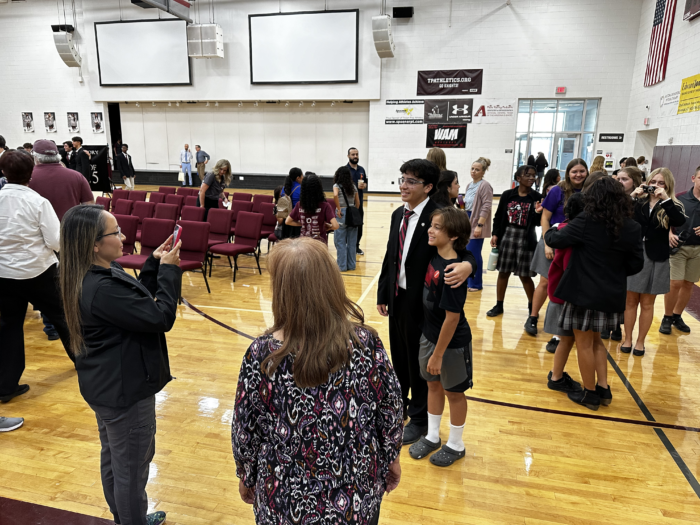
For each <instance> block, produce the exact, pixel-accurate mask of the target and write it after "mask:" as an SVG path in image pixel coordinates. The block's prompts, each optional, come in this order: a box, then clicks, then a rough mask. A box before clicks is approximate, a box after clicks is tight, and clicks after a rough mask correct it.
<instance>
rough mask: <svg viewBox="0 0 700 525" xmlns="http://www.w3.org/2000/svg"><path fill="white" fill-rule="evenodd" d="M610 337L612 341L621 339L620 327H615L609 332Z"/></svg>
mask: <svg viewBox="0 0 700 525" xmlns="http://www.w3.org/2000/svg"><path fill="white" fill-rule="evenodd" d="M610 339H612V340H613V341H622V328H617V329H616V330H613V331H612V332H610Z"/></svg>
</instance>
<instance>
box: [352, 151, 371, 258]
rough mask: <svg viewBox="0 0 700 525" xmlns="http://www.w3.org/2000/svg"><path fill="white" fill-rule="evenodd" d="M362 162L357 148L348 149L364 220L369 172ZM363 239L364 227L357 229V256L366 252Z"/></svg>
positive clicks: (353, 179)
mask: <svg viewBox="0 0 700 525" xmlns="http://www.w3.org/2000/svg"><path fill="white" fill-rule="evenodd" d="M358 162H360V152H359V150H358V149H357V148H350V149H348V168H350V173H351V174H352V182H353V184H354V185H355V187H356V188H357V191H358V196H359V198H360V206H359V210H360V215H362V218H363V219H364V216H365V204H364V198H365V190H366V189H367V184H368V183H369V179H368V177H367V172H366V171H365V169H364V168H363V167H362V166H360V165H359V164H358ZM361 239H362V226H360V227H359V228H358V229H357V248H356V250H355V251H356V252H357V255H364V254H365V252H363V251H362V249H360V240H361Z"/></svg>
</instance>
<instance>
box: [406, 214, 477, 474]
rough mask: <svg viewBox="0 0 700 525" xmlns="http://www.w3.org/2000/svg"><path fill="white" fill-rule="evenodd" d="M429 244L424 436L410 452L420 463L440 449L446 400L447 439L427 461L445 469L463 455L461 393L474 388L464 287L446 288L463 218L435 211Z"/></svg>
mask: <svg viewBox="0 0 700 525" xmlns="http://www.w3.org/2000/svg"><path fill="white" fill-rule="evenodd" d="M431 221H432V224H431V226H430V229H429V230H428V244H430V245H431V246H435V247H436V248H437V250H438V253H437V255H436V256H435V257H434V258H433V260H432V261H431V262H430V264H429V265H428V271H427V273H426V275H425V287H424V289H423V312H424V324H423V336H422V337H421V340H420V351H419V354H418V362H419V364H420V372H421V376H422V377H423V379H425V380H426V381H427V382H428V433H427V434H426V435H425V436H424V437H422V438H420V440H419V441H418V442H416V443H414V444H413V445H411V448H410V449H409V454H410V455H411V457H412V458H413V459H422V458H424V457H425V456H427V455H428V454H429V453H430V452H432V451H434V450H437V449H438V448H440V445H441V441H440V420H441V419H442V412H443V410H444V408H445V396H447V400H448V402H449V404H450V438H449V440H448V441H447V443H446V444H445V445H444V446H443V447H442V449H441V450H439V451H438V452H436V453H435V454H433V455H432V456H431V457H430V462H431V463H432V464H433V465H437V466H439V467H447V466H449V465H452V464H453V463H454V462H455V461H457V460H458V459H460V458H463V457H464V455H465V451H464V442H463V441H462V431H463V430H464V423H465V421H466V418H467V399H466V397H465V395H464V392H465V391H466V390H467V389H469V388H471V387H472V349H471V340H472V334H471V330H470V329H469V324H468V323H467V319H466V318H465V317H464V303H465V302H466V300H467V283H466V282H465V283H464V284H462V286H460V287H459V288H451V287H450V286H445V268H446V267H447V266H449V265H450V264H452V263H453V262H459V257H458V256H457V251H460V250H464V248H465V246H466V245H467V242H468V241H469V234H470V232H471V225H470V224H469V217H468V216H467V214H466V213H464V212H463V211H461V210H457V209H456V208H452V207H447V208H441V209H437V210H435V211H434V212H433V215H432V216H431Z"/></svg>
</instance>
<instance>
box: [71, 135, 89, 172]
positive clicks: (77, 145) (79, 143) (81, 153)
mask: <svg viewBox="0 0 700 525" xmlns="http://www.w3.org/2000/svg"><path fill="white" fill-rule="evenodd" d="M73 148H74V150H75V153H74V154H73V155H75V167H74V168H73V169H74V170H75V171H78V172H80V173H82V174H83V177H85V178H86V179H87V181H88V182H90V179H91V178H92V168H91V167H90V155H88V153H87V151H85V150H84V149H83V139H81V138H80V137H73Z"/></svg>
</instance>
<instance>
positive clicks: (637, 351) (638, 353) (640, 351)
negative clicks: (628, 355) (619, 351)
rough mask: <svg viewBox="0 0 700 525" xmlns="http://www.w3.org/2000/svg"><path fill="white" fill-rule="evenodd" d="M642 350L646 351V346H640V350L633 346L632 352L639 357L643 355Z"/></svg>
mask: <svg viewBox="0 0 700 525" xmlns="http://www.w3.org/2000/svg"><path fill="white" fill-rule="evenodd" d="M644 352H646V348H642V349H641V350H637V349H636V348H635V349H634V351H633V352H632V353H633V354H634V355H636V356H637V357H641V356H643V355H644Z"/></svg>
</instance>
